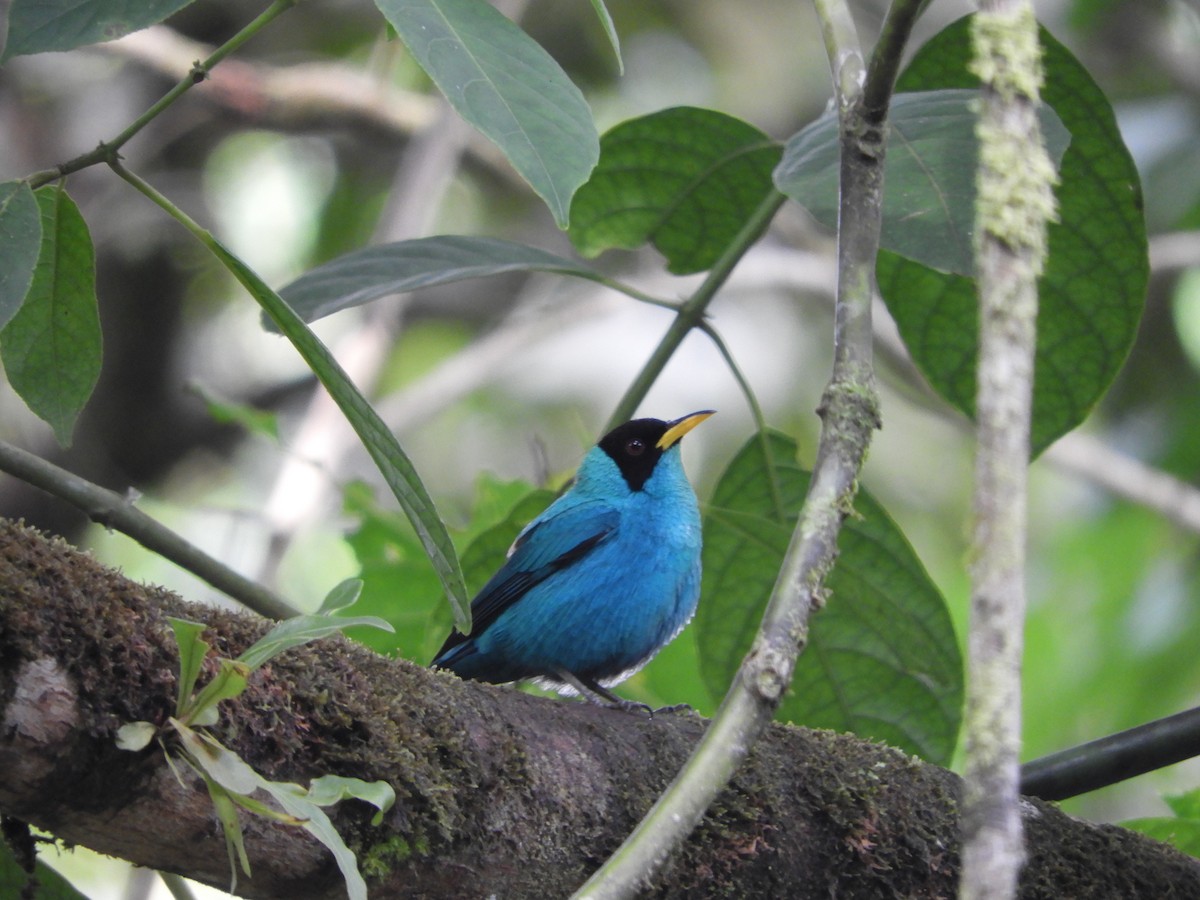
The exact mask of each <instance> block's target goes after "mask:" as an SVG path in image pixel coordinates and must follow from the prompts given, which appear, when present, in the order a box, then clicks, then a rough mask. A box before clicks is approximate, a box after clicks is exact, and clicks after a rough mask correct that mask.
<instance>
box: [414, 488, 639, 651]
mask: <svg viewBox="0 0 1200 900" xmlns="http://www.w3.org/2000/svg"><path fill="white" fill-rule="evenodd" d="M566 500H568V496H564V497H562V498H560V499H559V500H558V501H557V502H555V503H554V504H553V505H551V506H550V508H549V509H547V510H546V511H545V512H544V513H542V515H541V516H539V517H538V518H536V519H534V520H533V521H532V522H530V523H529V525H528V526H526V528H525V530H524V531H523V532H521V534H520V535H519V536H518V537H517V540H516V542H515V543H514V544H513V549H512V552H511V553H510V555H509V557H508V560H507V561H506V562H505V563H504V565H503V566H501V567H500V570H499V571H498V572H496V574H495V575H493V576H492V577H491V579H490V580H489V581H488V583H487V584H485V585H484V586H483V588H482V589H481V590H480V591H479V593H478V594H477V595H476V597H475V599H474V600H472V601H471V633H472V635H479V634H483V632H485V631H486V630H487V629H488V627H489V626H490V625H491V624H492V623H493V622H495V621H496V619H498V618H499V617H500V616H501V615H502V614H503V613H504V611H505V610H507V609H509V608H510V607H511V606H512V605H513V604H514V603H516V602H518V601H519V600H520V599H521V598H522V597H524V596H525V594H526V593H528V592H529V590H530V589H531V588H533V587H534V586H536V585H538V584H541V583H542V582H543V581H545V580H546V579H547V578H549V577H551V576H552V575H554V574H555V573H557V572H561V571H563V570H564V569H567V568H570V567H571V566H573V565H575V564H576V563H578V562H579V561H580V560H582V559H584V558H585V557H587V555H588V554H589V553H590V552H591V551H592V550H594V549H595V548H596V547H597V546H598V545H599V544H600V543H601V542H602V541H603V540H604V539H605V538H607V537H608V536H609V535H610V534H611V533H612V532H613V530H614V529H615V528H616V527H617V523H618V522H619V520H620V513H618V512H617V510H616V509H614V508H613V507H612V506H611V505H609V504H608V503H604V502H602V501H596V500H593V501H586V502H583V503H569V502H568V503H564V502H563V501H566ZM470 640H471V638H470V637H468V636H467V635H464V634H462V633H461V632H459V631H451V632H450V636H449V637H447V638H446V642H445V643H444V644H443V645H442V649H441V650H439V651H438V652H437V654H436V655H435V656H434V658H433V664H434V665H437V666H445V665H447V664H449V663H450V662H452V660H450V659H446V658H445V657H446V654H447V653H449V652H450V651H452V650H454V648H456V647H459V646H460V645H462V644H464V643H466V642H468V641H470ZM467 652H469V651H468V648H466V647H463V648H462V650H461V651H460V652H459V653H457V654H455V657H458V656H460V655H462V654H463V653H467Z"/></svg>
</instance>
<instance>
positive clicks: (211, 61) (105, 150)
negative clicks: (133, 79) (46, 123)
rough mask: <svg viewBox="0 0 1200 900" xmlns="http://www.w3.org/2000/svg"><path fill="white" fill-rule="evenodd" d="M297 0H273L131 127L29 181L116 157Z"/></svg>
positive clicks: (37, 181)
mask: <svg viewBox="0 0 1200 900" xmlns="http://www.w3.org/2000/svg"><path fill="white" fill-rule="evenodd" d="M296 3H297V0H274V2H273V3H272V4H271V5H270V6H268V7H267V8H266V9H265V10H263V12H262V13H260V14H259V15H258V16H257V17H256V18H255V19H254V20H253V21H252V22H250V23H249V24H248V25H247V26H246V27H245V28H243V29H242V30H241V31H239V32H238V33H237V34H235V35H234V36H233V37H231V38H230V39H229V40H228V41H226V42H225V43H224V44H222V45H221V46H220V47H218V48H217V49H216V50H214V51H213V52H212V54H211V55H210V56H209V57H208V59H205V60H204V61H200V60H197V61H196V62H195V64H193V66H192V68H191V71H190V72H189V73H188V74H187V76H186V77H184V78H183V79H182V80H180V81H179V83H178V84H176V85H175V86H174V87H173V88H171V90H169V91H167V93H166V94H164V95H163V96H162V97H161V98H160V99H159V100H158V102H157V103H155V104H154V105H153V106H151V107H150V108H149V109H148V110H146V111H145V112H144V113H142V114H141V115H140V116H138V117H137V118H136V119H134V120H133V122H132V123H130V125H129V127H128V128H126V129H125V130H124V131H122V132H121V133H120V134H118V135H117V136H116V137H115V138H113V139H112V140H111V141H101V142H100V143H99V144H97V145H96V147H95V149H93V150H90V151H88V152H87V153H83V154H81V155H79V156H77V157H75V158H74V159H71V160H68V161H67V162H65V163H61V164H60V165H58V166H55V167H54V168H53V169H44V170H42V171H40V172H34V173H33V174H32V175H30V176H28V177H27V178H26V179H25V180H26V181H28V182H29V186H30V187H32V188H38V187H41V186H42V185H43V184H49V183H50V182H52V181H57V180H58V179H60V178H62V177H63V176H65V175H70V174H71V173H72V172H78V171H79V170H80V169H86V168H88V167H89V166H94V165H96V164H97V163H105V162H109V161H110V160H114V159H116V158H117V155H118V153H119V152H120V150H121V148H122V147H123V146H125V144H126V143H128V142H129V140H130V138H132V137H133V136H134V135H136V134H137V133H138V132H139V131H141V130H142V129H143V128H145V127H146V126H147V125H149V124H150V123H151V122H152V121H154V119H155V118H157V117H158V115H159V114H160V113H162V112H163V111H164V110H165V109H167V108H168V107H169V106H170V105H171V104H172V103H174V102H175V101H176V100H178V99H179V98H180V97H181V96H183V94H185V93H186V92H187V91H189V90H190V89H191V88H192V87H194V86H195V85H197V84H199V83H200V82H202V81H204V79H206V78H207V77H208V75H209V73H210V72H211V71H212V69H213V67H214V66H216V65H217V63H219V62H221V60H223V59H224V58H225V57H227V56H229V54H231V53H233V52H234V51H235V50H237V49H238V48H239V47H241V46H242V45H243V44H244V43H246V41H248V40H250V38H252V37H254V36H255V35H256V34H258V32H260V31H262V29H263V28H264V27H266V25H267V24H269V23H270V22H271V21H273V20H274V19H276V18H278V17H279V16H280V15H282V14H283V13H284V12H286V11H287V10H288V9H289V8H290V7H292V6H295V5H296Z"/></svg>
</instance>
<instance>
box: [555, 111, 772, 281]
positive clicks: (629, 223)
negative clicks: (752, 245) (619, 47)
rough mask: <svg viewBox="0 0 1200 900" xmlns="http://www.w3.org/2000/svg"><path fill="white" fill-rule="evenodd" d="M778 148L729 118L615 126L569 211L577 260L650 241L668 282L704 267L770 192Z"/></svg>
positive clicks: (686, 115) (701, 116) (701, 114)
mask: <svg viewBox="0 0 1200 900" xmlns="http://www.w3.org/2000/svg"><path fill="white" fill-rule="evenodd" d="M780 153H781V148H780V146H779V145H778V144H777V143H775V142H774V141H772V140H771V139H770V138H768V137H767V136H766V135H765V134H763V132H761V131H759V130H758V129H757V128H755V127H754V126H752V125H748V124H746V123H745V122H743V121H741V120H740V119H735V118H734V117H733V116H727V115H725V114H724V113H719V112H714V111H713V110H710V109H697V108H695V107H688V106H680V107H676V108H674V109H666V110H663V111H661V112H656V113H651V114H650V115H648V116H642V117H640V118H637V119H630V120H628V121H626V122H622V123H621V124H620V125H617V126H616V127H615V128H613V129H612V130H610V131H609V132H607V133H606V134H605V135H604V137H602V138H601V139H600V162H599V164H598V165H597V166H596V171H595V172H593V173H592V177H591V179H590V180H589V181H588V183H587V184H585V185H584V186H583V187H582V188H580V189H579V193H578V194H577V195H576V196H575V202H574V203H573V204H572V205H571V229H570V237H571V242H572V243H573V244H574V245H575V248H576V249H577V250H578V251H579V252H580V253H582V254H583V255H584V256H595V255H597V254H598V253H600V252H602V251H604V250H608V249H610V248H613V247H624V248H626V249H633V248H635V247H640V246H641V245H642V244H644V243H647V242H650V243H653V244H654V246H655V247H657V248H658V250H659V251H660V252H661V253H662V254H663V255H664V256H666V258H667V267H668V268H669V269H670V271H672V272H674V273H675V274H677V275H684V274H688V273H690V272H701V271H703V270H705V269H708V268H710V267H711V266H712V265H713V263H715V262H716V261H717V259H718V258H719V257H720V255H721V252H722V251H723V250H725V248H726V247H727V246H728V245H729V244H730V242H731V241H732V240H733V239H734V237H735V236H736V235H737V233H738V232H739V231H740V230H741V228H742V226H743V225H745V223H746V220H747V219H749V218H750V216H751V214H752V213H753V212H754V210H755V209H757V208H758V207H759V205H760V204H761V203H762V202H763V199H764V198H765V197H766V196H767V195H769V194H770V193H771V192H772V191H773V190H774V186H773V184H772V181H771V171H772V169H773V168H774V167H775V164H776V163H778V162H779V156H780Z"/></svg>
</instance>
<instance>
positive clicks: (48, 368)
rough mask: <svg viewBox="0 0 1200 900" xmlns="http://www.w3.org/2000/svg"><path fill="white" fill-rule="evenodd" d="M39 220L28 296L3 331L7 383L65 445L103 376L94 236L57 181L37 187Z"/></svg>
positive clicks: (0, 336) (0, 347)
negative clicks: (38, 242)
mask: <svg viewBox="0 0 1200 900" xmlns="http://www.w3.org/2000/svg"><path fill="white" fill-rule="evenodd" d="M35 196H36V197H37V202H38V207H39V209H40V212H41V221H42V243H41V248H40V250H39V253H38V261H37V267H36V268H35V270H34V274H33V281H32V283H31V284H30V286H29V291H28V293H27V294H26V297H25V302H24V304H23V305H22V306H21V309H20V311H19V312H17V314H16V315H14V316H13V317H12V319H11V320H10V321H9V323H8V324H7V325H6V326H5V328H4V330H3V331H2V332H0V355H3V358H4V369H5V371H6V372H7V373H8V380H9V383H10V384H11V385H12V386H13V389H14V390H15V391H16V392H17V393H18V394H20V395H21V399H22V400H24V401H25V402H26V403H27V404H28V405H29V408H30V409H31V410H33V412H34V413H36V414H37V415H38V416H39V417H40V418H42V419H44V420H45V421H46V422H47V423H49V425H50V426H51V427H52V428H53V429H54V435H55V437H57V438H58V442H59V443H60V444H62V445H63V446H64V447H66V446H69V445H70V443H71V432H72V431H73V430H74V428H75V420H76V418H77V417H78V416H79V412H80V410H81V409H83V406H84V404H86V403H87V401H88V398H89V397H90V396H91V395H92V389H93V388H94V387H95V386H96V379H97V378H98V377H99V376H100V357H101V352H100V316H99V314H98V313H97V311H96V273H95V257H94V254H93V251H92V238H91V235H89V234H88V229H87V225H86V224H85V223H84V221H83V217H82V216H81V215H80V214H79V209H78V207H76V206H75V202H74V201H73V200H72V199H71V198H70V197H68V196H67V192H66V190H64V189H63V188H62V187H61V186H60V185H51V186H47V187H43V188H39V189H38V190H37V191H35Z"/></svg>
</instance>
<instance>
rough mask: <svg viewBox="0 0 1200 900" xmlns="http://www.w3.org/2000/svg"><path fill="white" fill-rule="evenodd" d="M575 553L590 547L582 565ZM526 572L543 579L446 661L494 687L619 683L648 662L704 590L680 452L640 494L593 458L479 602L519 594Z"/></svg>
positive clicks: (696, 524)
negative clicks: (559, 680)
mask: <svg viewBox="0 0 1200 900" xmlns="http://www.w3.org/2000/svg"><path fill="white" fill-rule="evenodd" d="M573 548H582V549H580V550H578V551H576V552H577V553H578V554H579V555H578V558H577V559H572V558H570V553H571V552H572V550H573ZM564 554H566V555H567V556H566V557H564ZM564 558H565V559H567V561H566V562H565V563H562V562H561V561H562V560H564ZM555 565H560V566H561V567H560V568H557V569H556V568H553V566H555ZM523 574H524V578H525V579H526V583H528V582H533V581H536V583H535V584H533V586H532V587H529V588H528V589H527V590H524V591H523V593H520V595H519V597H516V598H515V599H509V598H504V602H507V603H510V604H511V605H508V606H507V608H505V609H504V610H503V612H501V613H500V614H499V615H498V616H496V618H495V619H494V621H492V622H491V623H490V624H489V625H487V627H485V628H483V629H482V630H480V631H478V632H477V633H476V634H475V635H473V636H472V637H470V638H468V639H466V640H465V641H464V642H463V643H462V644H460V645H459V646H458V647H455V648H453V649H450V650H448V651H446V652H444V653H443V654H442V655H441V656H440V657H439V658H438V659H437V660H435V662H436V663H437V664H438V665H440V666H443V667H445V668H449V669H452V670H453V671H455V672H456V673H458V674H459V675H461V676H463V677H465V678H476V679H480V680H485V681H491V682H507V681H515V680H518V679H522V678H532V677H538V676H549V677H550V678H553V675H554V673H555V672H556V671H560V670H566V671H568V672H570V673H572V674H574V675H576V676H580V677H582V678H584V679H588V680H595V681H598V682H600V683H601V684H604V685H606V686H611V685H612V684H615V683H617V682H618V681H620V680H622V678H624V677H626V676H628V675H629V674H632V672H633V671H636V670H637V669H638V668H640V667H641V666H642V665H644V664H645V663H646V662H647V661H649V659H650V658H651V657H652V656H653V655H654V654H655V653H656V652H657V651H658V650H659V649H660V648H661V647H662V646H663V645H664V644H666V643H667V642H668V641H670V640H671V638H673V637H674V636H675V635H676V634H678V633H679V631H680V630H681V629H682V628H683V627H684V626H685V625H686V624H687V622H688V620H690V619H691V617H692V614H693V613H694V612H695V609H696V601H697V599H698V597H699V592H700V514H699V511H698V509H697V506H696V498H695V494H694V493H693V492H692V488H691V486H690V485H689V484H688V482H687V478H686V476H685V475H684V472H683V466H682V463H681V462H680V458H679V450H678V447H675V448H672V449H670V450H668V451H667V452H666V453H664V455H663V458H662V459H661V460H660V461H659V463H658V465H657V466H656V467H655V470H654V473H653V475H652V476H651V477H650V478H649V480H647V482H646V483H645V485H644V487H643V489H642V490H637V491H631V490H629V489H628V487H627V486H625V485H624V483H623V482H622V479H621V474H620V472H619V471H618V470H617V468H616V466H615V465H613V464H612V462H611V460H609V459H608V458H607V457H606V456H604V455H603V454H602V453H600V452H599V451H593V453H592V454H589V456H588V457H587V458H586V459H585V461H584V464H583V466H581V468H580V472H579V477H578V481H577V483H576V485H575V486H574V487H573V488H572V489H571V490H570V491H569V492H568V493H567V494H564V495H563V496H562V497H560V498H559V499H558V500H557V501H555V503H554V504H552V505H551V506H550V507H549V508H548V509H547V510H546V511H545V512H544V513H542V515H540V516H539V517H538V518H537V519H535V520H534V521H533V522H531V523H530V524H529V526H528V527H527V528H526V530H525V531H524V532H523V533H522V536H521V538H519V539H518V541H517V544H516V546H515V550H514V552H513V554H512V556H511V557H510V558H509V560H508V562H507V563H506V564H505V566H504V567H503V568H501V570H500V571H499V572H497V573H496V575H495V576H494V577H493V579H492V580H491V581H490V582H489V583H488V585H486V586H485V587H484V588H483V590H482V591H481V592H480V596H479V598H477V600H476V606H477V607H478V606H479V605H480V604H486V602H487V600H488V598H489V591H490V592H492V593H493V595H495V596H502V592H503V591H505V590H512V589H513V586H514V585H516V586H517V588H519V587H520V585H521V583H522V577H523ZM539 579H540V580H539ZM477 611H478V610H477Z"/></svg>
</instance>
